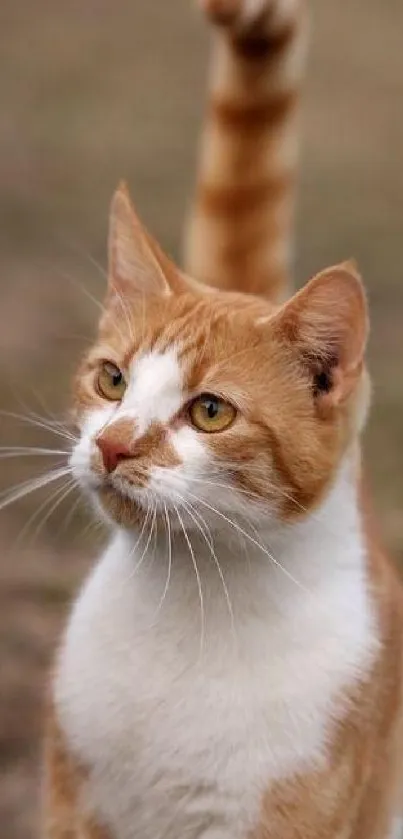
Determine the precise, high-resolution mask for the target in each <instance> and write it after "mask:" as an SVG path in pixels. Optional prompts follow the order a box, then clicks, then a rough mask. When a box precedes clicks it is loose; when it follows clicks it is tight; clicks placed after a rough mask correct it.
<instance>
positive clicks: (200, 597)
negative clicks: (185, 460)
mask: <svg viewBox="0 0 403 839" xmlns="http://www.w3.org/2000/svg"><path fill="white" fill-rule="evenodd" d="M174 508H175V513H176V515H177V517H178V521H179V524H180V526H181V528H182V531H183V535H184V537H185V541H186V544H187V546H188V549H189V553H190V557H191V560H192V564H193V568H194V572H195V574H196V580H197V588H198V592H199V603H200V657H201V656H202V654H203V650H204V633H205V625H204V621H205V618H204V598H203V589H202V585H201V579H200V574H199V569H198V567H197V562H196V557H195V555H194V551H193V547H192V543H191V541H190V539H189V536H188V534H187V532H186V528H185V526H184V523H183V519H182V516H181V514H180V512H179V510H178V508H177V506H176V504H174Z"/></svg>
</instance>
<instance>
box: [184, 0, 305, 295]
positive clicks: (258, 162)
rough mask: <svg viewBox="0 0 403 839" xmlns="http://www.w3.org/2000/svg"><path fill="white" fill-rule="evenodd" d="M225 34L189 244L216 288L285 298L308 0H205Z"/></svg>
mask: <svg viewBox="0 0 403 839" xmlns="http://www.w3.org/2000/svg"><path fill="white" fill-rule="evenodd" d="M203 5H204V6H205V8H206V11H207V12H208V14H209V15H210V16H211V18H212V19H213V20H215V21H217V22H218V23H219V24H221V29H220V31H219V32H218V33H217V34H216V38H215V43H214V51H213V65H212V78H211V85H210V101H209V104H208V108H207V118H206V126H205V130H204V134H203V139H202V146H201V159H200V171H199V175H198V181H197V188H196V196H195V202H194V207H193V210H192V216H191V219H190V225H189V230H188V236H187V241H186V248H185V263H186V266H187V268H188V270H189V272H190V273H191V274H192V275H193V276H195V277H198V278H199V279H203V280H204V281H206V282H209V283H211V285H213V286H215V287H218V288H222V289H226V290H234V289H236V290H237V291H248V292H254V293H258V294H265V295H266V296H267V297H269V299H271V300H279V299H282V298H283V297H284V294H285V291H286V288H287V286H289V283H290V264H291V233H292V223H293V203H294V193H295V181H296V163H297V121H298V110H299V108H298V105H299V98H300V96H299V87H300V81H301V75H302V68H303V56H304V43H305V37H306V36H305V29H306V27H305V20H304V18H305V10H304V8H303V2H302V0H296V2H295V3H293V4H292V3H289V4H288V6H287V10H286V13H285V14H284V13H283V4H282V2H281V0H265V2H261V3H260V4H255V6H256V12H255V13H254V15H253V16H252V17H251V18H247V19H244V17H243V14H242V11H243V6H244V5H245V6H247V5H248V4H247V3H245V4H243V3H239V2H233V0H225V2H214V0H211V1H208V2H204V4H203Z"/></svg>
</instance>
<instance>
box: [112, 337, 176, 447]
mask: <svg viewBox="0 0 403 839" xmlns="http://www.w3.org/2000/svg"><path fill="white" fill-rule="evenodd" d="M184 400H185V394H184V393H183V381H182V373H181V369H180V366H179V362H178V357H177V353H176V351H175V349H174V348H171V349H169V350H167V351H166V352H164V353H157V352H155V353H154V352H150V353H147V354H146V355H143V356H142V357H140V358H139V359H134V361H133V362H132V364H131V369H130V377H129V382H128V388H127V391H126V393H125V397H124V400H123V402H122V406H121V409H120V410H119V412H118V416H119V418H121V417H123V416H125V417H133V419H134V420H135V421H136V427H137V433H138V435H139V436H141V435H142V434H144V433H145V431H146V430H147V428H148V427H149V426H150V425H151V423H153V422H160V423H163V424H165V423H167V422H168V421H169V420H170V419H171V418H172V417H173V416H174V415H175V414H176V413H177V411H179V409H180V408H181V407H182V405H183V402H184Z"/></svg>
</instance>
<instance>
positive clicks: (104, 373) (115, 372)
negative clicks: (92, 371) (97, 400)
mask: <svg viewBox="0 0 403 839" xmlns="http://www.w3.org/2000/svg"><path fill="white" fill-rule="evenodd" d="M97 388H98V392H99V393H100V394H101V396H103V397H104V398H105V399H109V400H110V401H111V402H120V400H121V399H123V394H124V392H125V390H126V382H125V380H124V377H123V373H122V371H121V370H119V367H116V364H112V362H111V361H104V362H103V363H102V364H101V367H100V370H99V372H98V378H97Z"/></svg>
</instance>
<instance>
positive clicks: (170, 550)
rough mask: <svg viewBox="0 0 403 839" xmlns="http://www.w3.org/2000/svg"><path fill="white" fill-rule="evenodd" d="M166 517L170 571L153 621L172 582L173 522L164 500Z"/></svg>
mask: <svg viewBox="0 0 403 839" xmlns="http://www.w3.org/2000/svg"><path fill="white" fill-rule="evenodd" d="M164 517H165V524H166V533H167V537H168V539H167V542H168V571H167V578H166V581H165V586H164V591H163V592H162V596H161V599H160V602H159V604H158V607H157V610H156V612H155V615H154V617H153V623H154V622H155V619H156V618H157V616H158V615H159V613H160V611H161V609H162V605H163V603H164V601H165V598H166V596H167V593H168V589H169V583H170V582H171V570H172V538H171V522H170V520H169V513H168V509H167V505H166V504H165V501H164Z"/></svg>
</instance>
